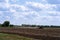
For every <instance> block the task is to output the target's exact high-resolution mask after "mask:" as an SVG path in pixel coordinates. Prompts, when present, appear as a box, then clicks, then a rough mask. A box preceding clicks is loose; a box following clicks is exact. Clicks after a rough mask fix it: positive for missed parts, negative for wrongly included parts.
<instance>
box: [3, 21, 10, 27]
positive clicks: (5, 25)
mask: <svg viewBox="0 0 60 40" xmlns="http://www.w3.org/2000/svg"><path fill="white" fill-rule="evenodd" d="M9 25H10V22H9V21H5V22H4V23H3V24H2V26H4V27H8V26H9Z"/></svg>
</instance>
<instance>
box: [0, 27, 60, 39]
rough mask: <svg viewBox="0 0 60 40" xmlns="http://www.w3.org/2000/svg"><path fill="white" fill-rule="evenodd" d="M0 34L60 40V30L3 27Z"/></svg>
mask: <svg viewBox="0 0 60 40" xmlns="http://www.w3.org/2000/svg"><path fill="white" fill-rule="evenodd" d="M0 33H8V34H17V35H20V36H25V37H29V38H35V39H42V40H60V28H44V29H39V28H22V27H21V28H17V27H15V28H14V27H11V28H8V27H5V28H4V27H1V28H0Z"/></svg>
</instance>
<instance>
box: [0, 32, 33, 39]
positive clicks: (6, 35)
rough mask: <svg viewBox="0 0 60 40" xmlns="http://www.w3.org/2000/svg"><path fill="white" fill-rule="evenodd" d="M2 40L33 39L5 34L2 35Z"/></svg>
mask: <svg viewBox="0 0 60 40" xmlns="http://www.w3.org/2000/svg"><path fill="white" fill-rule="evenodd" d="M0 40H33V39H32V38H26V37H22V36H19V35H14V34H4V33H0Z"/></svg>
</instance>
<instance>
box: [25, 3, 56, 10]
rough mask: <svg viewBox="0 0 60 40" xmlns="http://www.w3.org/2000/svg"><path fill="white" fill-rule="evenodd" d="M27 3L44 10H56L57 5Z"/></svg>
mask: <svg viewBox="0 0 60 40" xmlns="http://www.w3.org/2000/svg"><path fill="white" fill-rule="evenodd" d="M26 4H27V5H30V6H33V7H37V8H40V9H42V10H54V9H55V8H56V7H57V6H56V5H55V4H48V3H47V4H43V3H37V2H26Z"/></svg>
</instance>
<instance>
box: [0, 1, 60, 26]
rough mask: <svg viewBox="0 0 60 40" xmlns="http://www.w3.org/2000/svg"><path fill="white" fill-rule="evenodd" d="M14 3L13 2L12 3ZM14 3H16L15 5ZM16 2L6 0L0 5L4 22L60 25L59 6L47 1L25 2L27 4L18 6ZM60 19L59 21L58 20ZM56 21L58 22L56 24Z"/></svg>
mask: <svg viewBox="0 0 60 40" xmlns="http://www.w3.org/2000/svg"><path fill="white" fill-rule="evenodd" d="M10 1H12V2H10ZM13 2H14V3H13ZM17 3H18V1H16V0H5V1H4V2H2V3H0V9H1V8H2V9H3V10H4V11H3V10H2V9H1V10H0V15H4V16H1V17H4V20H10V21H11V23H13V24H24V23H26V24H45V25H46V24H56V23H57V24H58V22H59V23H60V21H59V20H60V19H59V17H60V12H59V11H57V10H58V9H59V7H60V6H59V5H57V4H50V3H48V1H47V0H42V1H41V0H40V1H39V2H38V1H37V2H36V0H35V1H32V0H31V1H25V4H23V3H21V4H17ZM57 19H58V20H57ZM55 21H56V22H55Z"/></svg>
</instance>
